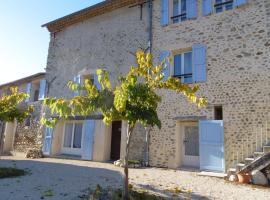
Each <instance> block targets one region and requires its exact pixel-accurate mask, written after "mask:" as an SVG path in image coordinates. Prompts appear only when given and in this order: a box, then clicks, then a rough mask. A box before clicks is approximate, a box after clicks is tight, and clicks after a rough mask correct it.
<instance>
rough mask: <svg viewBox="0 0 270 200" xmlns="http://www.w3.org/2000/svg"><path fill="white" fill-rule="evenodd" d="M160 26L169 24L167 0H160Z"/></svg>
mask: <svg viewBox="0 0 270 200" xmlns="http://www.w3.org/2000/svg"><path fill="white" fill-rule="evenodd" d="M160 15H161V17H160V23H161V26H167V25H168V24H169V0H161V14H160Z"/></svg>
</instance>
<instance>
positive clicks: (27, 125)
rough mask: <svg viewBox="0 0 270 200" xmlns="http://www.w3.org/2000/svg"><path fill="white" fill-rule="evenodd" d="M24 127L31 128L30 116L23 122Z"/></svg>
mask: <svg viewBox="0 0 270 200" xmlns="http://www.w3.org/2000/svg"><path fill="white" fill-rule="evenodd" d="M24 126H25V127H29V126H31V116H28V117H27V118H26V119H25V121H24Z"/></svg>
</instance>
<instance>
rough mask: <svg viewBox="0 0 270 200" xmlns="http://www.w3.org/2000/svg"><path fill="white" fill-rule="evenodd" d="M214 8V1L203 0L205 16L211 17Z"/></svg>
mask: <svg viewBox="0 0 270 200" xmlns="http://www.w3.org/2000/svg"><path fill="white" fill-rule="evenodd" d="M212 8H213V5H212V0H203V2H202V14H203V15H204V16H206V15H210V14H211V13H212V12H213V10H212Z"/></svg>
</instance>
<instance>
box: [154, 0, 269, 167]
mask: <svg viewBox="0 0 270 200" xmlns="http://www.w3.org/2000/svg"><path fill="white" fill-rule="evenodd" d="M201 7H202V1H201V0H198V8H199V9H198V17H197V19H194V20H187V21H184V22H180V23H175V24H169V25H168V26H165V27H162V26H161V25H160V18H161V16H160V9H161V8H160V1H154V16H153V50H154V57H155V58H158V57H159V55H160V52H161V51H162V50H182V49H186V48H191V47H192V45H193V44H197V43H199V44H205V45H207V53H206V54H207V55H206V59H207V81H206V82H205V83H201V84H199V86H200V91H199V94H200V95H203V96H205V97H206V98H207V99H208V101H209V104H208V106H207V108H205V109H198V108H197V107H196V106H194V105H190V104H189V103H188V102H187V101H186V99H185V98H184V97H183V96H181V95H177V94H175V93H173V92H170V91H160V95H161V96H162V97H163V102H162V103H161V105H160V106H159V117H160V119H161V121H162V129H161V130H157V129H155V130H154V131H152V133H151V144H150V164H151V165H153V166H162V167H168V166H169V167H170V162H173V161H174V160H176V159H178V158H177V153H176V149H177V146H178V145H181V144H179V143H177V142H176V138H177V134H178V133H177V131H176V124H177V120H175V118H177V117H185V116H205V117H206V118H207V119H214V109H213V108H214V105H222V106H223V120H224V137H225V164H226V169H228V168H229V167H231V166H233V165H234V164H235V163H236V161H237V156H238V159H241V158H242V155H243V154H244V156H248V155H247V154H249V152H252V151H255V143H256V136H255V132H259V131H260V130H261V128H263V130H265V129H266V124H267V121H269V117H268V114H269V108H270V106H269V105H270V104H269V103H270V102H269V95H270V94H269V90H270V87H269V85H270V77H269V69H270V66H269V63H270V57H269V55H270V45H269V43H270V41H269V30H270V26H269V17H270V12H269V9H270V4H269V1H267V0H249V1H248V4H247V5H244V6H242V7H239V8H236V9H233V10H229V11H224V12H222V13H217V14H211V15H210V16H202V13H201ZM261 126H262V127H261ZM268 132H269V130H268ZM263 137H268V140H269V139H270V135H268V136H263ZM257 142H259V138H257ZM243 146H245V147H246V146H248V150H247V151H249V152H246V149H247V148H245V150H244V151H243ZM176 167H179V166H176Z"/></svg>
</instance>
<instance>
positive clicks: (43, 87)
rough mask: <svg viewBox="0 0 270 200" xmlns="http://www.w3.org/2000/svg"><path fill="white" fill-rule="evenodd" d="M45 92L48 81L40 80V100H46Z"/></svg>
mask: <svg viewBox="0 0 270 200" xmlns="http://www.w3.org/2000/svg"><path fill="white" fill-rule="evenodd" d="M45 92H46V80H45V79H43V80H40V82H39V95H38V100H43V99H44V98H45Z"/></svg>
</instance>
